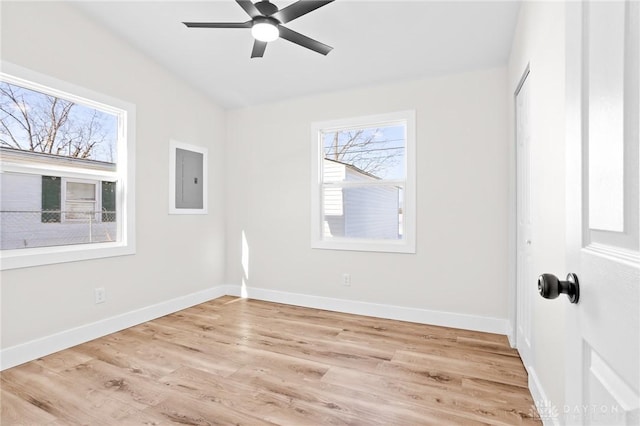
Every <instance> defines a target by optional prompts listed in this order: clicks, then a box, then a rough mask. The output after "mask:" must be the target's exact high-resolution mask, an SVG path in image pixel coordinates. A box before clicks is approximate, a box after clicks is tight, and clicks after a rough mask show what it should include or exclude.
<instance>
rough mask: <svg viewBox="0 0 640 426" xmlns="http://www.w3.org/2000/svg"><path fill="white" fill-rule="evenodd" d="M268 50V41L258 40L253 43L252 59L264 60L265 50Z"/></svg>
mask: <svg viewBox="0 0 640 426" xmlns="http://www.w3.org/2000/svg"><path fill="white" fill-rule="evenodd" d="M266 48H267V42H266V41H260V40H256V41H254V42H253V50H252V51H251V57H252V58H262V55H264V50H265V49H266Z"/></svg>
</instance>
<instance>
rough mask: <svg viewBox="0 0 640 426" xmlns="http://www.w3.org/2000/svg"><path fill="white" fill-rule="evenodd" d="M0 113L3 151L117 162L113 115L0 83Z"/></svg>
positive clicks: (115, 125) (115, 117)
mask: <svg viewBox="0 0 640 426" xmlns="http://www.w3.org/2000/svg"><path fill="white" fill-rule="evenodd" d="M0 114H1V115H2V126H1V127H0V146H2V147H4V148H10V149H16V150H20V151H29V152H35V153H41V154H49V155H55V156H62V157H72V158H79V159H85V160H94V161H100V162H106V163H116V162H117V138H118V117H117V116H116V115H114V114H111V113H108V112H104V111H101V110H99V109H96V108H92V107H89V106H85V105H82V104H79V103H77V102H73V101H70V100H66V99H62V98H58V97H56V96H53V95H47V94H45V93H40V92H37V91H34V90H30V89H26V88H24V87H20V86H16V85H14V84H11V83H7V82H0ZM52 135H53V136H52Z"/></svg>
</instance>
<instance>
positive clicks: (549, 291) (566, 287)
mask: <svg viewBox="0 0 640 426" xmlns="http://www.w3.org/2000/svg"><path fill="white" fill-rule="evenodd" d="M538 293H540V296H542V297H544V298H545V299H555V298H556V297H558V296H559V295H560V294H566V295H567V296H568V297H569V302H571V303H578V299H579V298H580V284H579V282H578V276H577V275H576V274H568V275H567V280H566V281H560V280H559V279H558V277H556V276H555V275H553V274H542V275H540V276H539V277H538Z"/></svg>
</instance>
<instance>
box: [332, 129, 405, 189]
mask: <svg viewBox="0 0 640 426" xmlns="http://www.w3.org/2000/svg"><path fill="white" fill-rule="evenodd" d="M322 143H323V149H324V162H323V179H324V181H325V182H335V181H354V180H356V181H357V180H374V179H400V180H401V179H404V178H405V175H406V173H405V145H406V141H405V126H404V125H393V126H378V127H371V128H361V129H350V130H339V131H332V132H322Z"/></svg>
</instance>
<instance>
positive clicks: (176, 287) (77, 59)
mask: <svg viewBox="0 0 640 426" xmlns="http://www.w3.org/2000/svg"><path fill="white" fill-rule="evenodd" d="M1 18H2V29H1V31H2V33H1V36H2V45H1V49H2V59H3V60H6V61H9V62H12V63H14V64H16V65H20V66H22V67H25V68H29V69H32V70H34V71H37V72H40V73H43V74H47V75H50V76H52V77H55V78H58V79H61V80H64V81H68V82H70V83H73V84H76V85H78V86H83V87H85V88H88V89H91V90H94V91H97V92H101V93H105V94H107V95H110V96H113V97H116V98H119V99H122V100H124V101H127V102H131V103H133V104H135V105H136V108H137V123H136V128H137V140H136V143H137V150H136V151H137V152H136V156H137V161H136V164H137V173H136V175H137V176H136V177H137V185H136V196H137V201H136V220H137V253H136V254H135V255H133V256H126V257H116V258H108V259H101V260H94V261H83V262H76V263H66V264H58V265H52V266H42V267H35V268H25V269H17V270H9V271H3V272H2V275H1V278H2V287H1V289H2V300H1V308H2V313H1V319H2V344H1V347H2V349H3V350H4V349H7V348H9V347H12V346H14V345H20V344H23V343H25V342H28V341H30V340H33V339H38V338H42V337H45V336H50V335H53V334H54V333H58V332H63V331H65V330H69V329H73V328H74V327H81V326H83V325H86V324H89V323H92V322H95V321H101V320H104V319H105V318H109V317H112V316H114V315H118V314H123V313H127V312H131V311H134V310H137V309H142V308H145V307H148V306H150V305H154V304H158V303H162V302H166V301H169V300H173V299H175V298H179V297H181V296H185V295H189V294H192V293H196V292H200V291H202V290H205V289H208V288H211V287H212V286H215V285H220V284H221V283H222V282H223V277H224V267H225V254H224V251H225V247H224V236H225V231H224V208H225V204H224V190H223V188H224V185H225V173H224V164H225V163H224V156H225V154H224V150H225V148H224V139H225V134H226V128H225V120H226V118H225V113H224V111H223V110H221V109H220V108H218V107H217V106H215V105H214V104H212V103H211V102H210V101H208V100H207V99H205V98H204V97H203V96H201V95H199V94H198V93H196V92H195V91H193V90H192V89H190V88H189V87H188V86H187V85H185V84H184V83H182V82H180V81H178V80H177V79H175V78H174V77H172V76H171V75H169V74H168V73H167V72H166V71H164V70H163V69H161V68H160V67H159V66H157V65H156V64H155V63H153V62H151V61H150V60H149V59H147V58H146V57H144V56H142V55H141V54H139V53H137V52H136V51H134V50H133V49H132V48H131V47H129V46H128V45H127V44H126V43H124V42H123V41H122V40H120V39H118V38H116V37H114V36H113V35H111V34H110V33H108V32H106V31H105V30H103V29H102V28H100V27H99V26H97V25H95V24H93V23H92V21H90V20H89V19H87V18H86V17H85V16H84V15H82V14H80V13H79V12H77V11H76V10H75V9H74V7H73V6H72V5H69V4H64V3H53V2H37V3H36V2H2V17H1ZM169 139H175V140H178V141H181V142H185V143H189V144H193V145H199V146H204V147H208V148H209V152H210V153H211V154H212V155H209V173H210V175H209V176H210V182H209V194H208V197H209V200H210V205H209V214H208V215H199V216H169V215H168V214H167V211H168V186H169V185H168V180H169V179H168V173H169V170H168V162H169V159H168V155H169ZM94 287H105V288H106V294H107V302H106V303H104V304H100V305H95V304H94V294H93V293H94Z"/></svg>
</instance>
